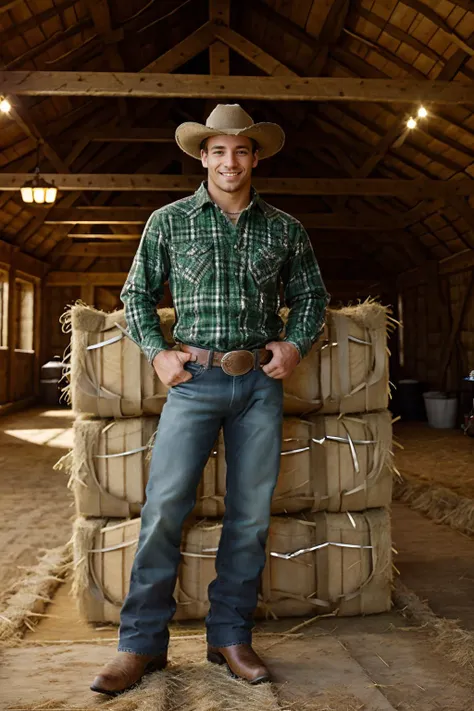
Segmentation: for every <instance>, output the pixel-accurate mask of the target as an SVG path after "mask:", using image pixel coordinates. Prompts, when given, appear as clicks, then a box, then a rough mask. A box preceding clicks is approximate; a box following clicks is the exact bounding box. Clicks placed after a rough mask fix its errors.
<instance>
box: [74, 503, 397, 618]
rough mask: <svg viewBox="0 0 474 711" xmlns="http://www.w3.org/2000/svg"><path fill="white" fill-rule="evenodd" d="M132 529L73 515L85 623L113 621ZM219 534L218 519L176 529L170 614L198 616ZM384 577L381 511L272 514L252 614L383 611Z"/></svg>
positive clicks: (386, 556)
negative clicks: (179, 537) (178, 539)
mask: <svg viewBox="0 0 474 711" xmlns="http://www.w3.org/2000/svg"><path fill="white" fill-rule="evenodd" d="M354 524H355V528H354ZM139 531H140V520H139V519H132V520H131V521H122V522H120V523H118V524H111V523H110V522H109V523H106V522H105V521H104V520H103V519H93V520H92V519H89V520H86V519H82V518H79V519H77V521H76V523H75V533H74V561H75V564H74V582H73V595H74V596H75V597H76V600H77V603H78V606H79V611H80V612H81V615H82V616H83V617H85V618H86V619H87V620H88V621H89V622H112V623H118V622H119V620H120V608H121V606H122V604H123V601H124V599H125V596H126V594H127V590H128V586H129V581H130V573H131V568H132V563H133V558H134V555H135V551H136V546H137V543H138V536H139ZM221 531H222V524H221V523H215V524H209V523H207V522H200V523H198V524H197V525H194V526H191V527H190V528H189V529H188V530H186V531H185V532H184V535H183V542H182V559H181V564H180V567H179V573H178V582H177V585H176V589H175V593H174V595H175V599H176V601H177V605H178V608H177V613H176V616H175V619H177V620H184V619H203V618H204V617H205V616H206V614H207V611H208V607H209V604H208V600H207V589H208V586H209V583H210V582H211V581H212V580H213V579H214V577H215V567H214V561H215V555H216V551H217V547H218V545H219V540H220V535H221ZM341 544H342V545H341ZM309 549H312V550H309ZM390 581H391V539H390V521H389V516H388V513H387V512H386V511H385V510H381V509H373V510H371V511H367V512H365V513H363V514H357V513H356V514H353V515H352V516H351V517H350V518H349V517H348V516H347V515H346V514H327V513H316V514H306V515H305V516H304V517H301V518H291V517H278V518H277V517H275V518H273V519H272V521H271V526H270V536H269V540H268V551H267V565H266V567H265V570H264V573H263V576H262V595H261V604H260V606H259V611H258V612H259V614H260V615H268V614H272V615H274V616H275V615H276V616H291V617H293V616H300V615H308V614H312V613H316V612H320V611H324V612H328V611H332V610H338V614H340V615H356V614H369V613H373V612H383V611H385V610H388V609H390Z"/></svg>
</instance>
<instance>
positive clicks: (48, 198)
mask: <svg viewBox="0 0 474 711" xmlns="http://www.w3.org/2000/svg"><path fill="white" fill-rule="evenodd" d="M39 163H40V141H38V143H37V144H36V168H35V175H34V178H33V179H32V180H27V181H26V183H25V184H24V185H23V186H22V188H21V189H20V190H21V198H22V200H23V202H26V203H29V204H31V203H36V204H37V205H44V204H47V205H52V203H54V202H55V200H56V196H57V194H58V189H57V187H56V186H55V184H54V181H53V182H51V183H48V181H47V180H45V179H44V178H42V177H41V175H40V169H39Z"/></svg>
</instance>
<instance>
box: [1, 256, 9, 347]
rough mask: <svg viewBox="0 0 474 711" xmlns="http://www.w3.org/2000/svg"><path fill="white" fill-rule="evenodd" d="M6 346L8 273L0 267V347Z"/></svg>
mask: <svg viewBox="0 0 474 711" xmlns="http://www.w3.org/2000/svg"><path fill="white" fill-rule="evenodd" d="M7 346H8V273H7V272H5V271H3V270H1V269H0V348H6V347H7Z"/></svg>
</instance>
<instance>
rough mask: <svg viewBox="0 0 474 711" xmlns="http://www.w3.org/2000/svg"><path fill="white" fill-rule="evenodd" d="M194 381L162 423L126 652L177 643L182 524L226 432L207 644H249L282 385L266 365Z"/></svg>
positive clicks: (200, 373) (196, 373) (171, 398)
mask: <svg viewBox="0 0 474 711" xmlns="http://www.w3.org/2000/svg"><path fill="white" fill-rule="evenodd" d="M185 369H186V370H188V372H190V373H191V374H192V376H193V377H192V379H191V380H189V381H187V382H185V383H180V384H179V385H176V386H174V387H172V388H171V389H170V391H169V394H168V399H167V401H166V403H165V406H164V408H163V412H162V415H161V418H160V421H159V426H158V430H157V435H156V440H155V444H154V447H153V453H152V459H151V463H150V477H149V481H148V485H147V489H146V503H145V505H144V507H143V510H142V517H141V531H140V538H139V542H138V548H137V552H136V555H135V560H134V563H133V567H132V573H131V580H130V589H129V593H128V596H127V598H126V600H125V602H124V604H123V607H122V611H121V621H120V640H119V646H118V649H119V651H127V652H134V653H137V654H160V653H162V652H164V651H165V650H166V649H167V646H168V641H169V632H168V622H169V621H170V620H171V618H172V617H173V615H174V613H175V611H176V602H175V600H174V598H173V591H174V588H175V583H176V577H177V568H178V564H179V562H180V541H181V530H182V526H183V522H184V520H185V518H186V517H187V516H188V514H189V513H190V512H191V511H192V509H193V508H194V505H195V502H196V489H197V486H198V484H199V480H200V477H201V474H202V471H203V469H204V465H205V463H206V461H207V459H208V457H209V455H210V453H211V451H212V448H213V445H214V444H215V441H216V439H217V435H218V432H219V429H220V428H221V426H222V427H223V432H224V441H225V454H226V463H227V493H226V497H225V504H226V512H225V516H224V521H223V529H222V535H221V540H220V545H219V551H218V553H217V558H216V572H217V577H216V579H215V580H214V581H213V582H212V583H211V584H210V586H209V591H208V594H209V601H210V610H209V614H208V616H207V618H206V627H207V639H208V642H209V644H211V645H213V646H216V647H226V646H232V645H234V644H241V643H251V639H252V634H251V631H252V628H253V626H254V624H253V613H254V610H255V607H256V605H257V597H258V589H259V582H260V575H261V573H262V570H263V567H264V565H265V543H266V540H267V536H268V528H269V524H270V506H271V499H272V494H273V490H274V488H275V485H276V482H277V478H278V472H279V466H280V449H281V436H282V419H283V418H282V413H283V384H282V381H281V380H275V379H272V378H270V377H269V376H268V375H266V374H265V373H264V372H263V371H262V370H261V369H258V370H251V371H250V372H249V373H247V374H246V375H241V376H230V375H227V374H226V373H225V372H224V371H223V370H222V369H221V368H218V367H211V368H206V367H205V366H202V365H199V364H196V363H187V364H186V365H185Z"/></svg>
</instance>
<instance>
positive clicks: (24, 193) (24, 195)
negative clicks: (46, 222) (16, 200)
mask: <svg viewBox="0 0 474 711" xmlns="http://www.w3.org/2000/svg"><path fill="white" fill-rule="evenodd" d="M20 192H21V199H22V200H23V202H33V188H30V187H24V188H21V191H20Z"/></svg>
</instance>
